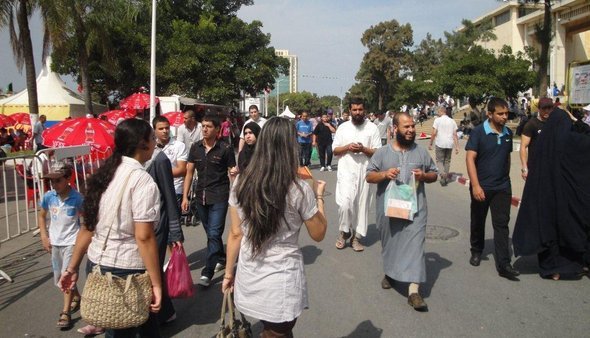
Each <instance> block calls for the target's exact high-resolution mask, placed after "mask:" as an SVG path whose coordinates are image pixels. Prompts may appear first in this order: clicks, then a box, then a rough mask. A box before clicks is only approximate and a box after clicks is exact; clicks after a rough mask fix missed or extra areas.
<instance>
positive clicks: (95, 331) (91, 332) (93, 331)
mask: <svg viewBox="0 0 590 338" xmlns="http://www.w3.org/2000/svg"><path fill="white" fill-rule="evenodd" d="M77 331H78V332H79V333H82V334H83V335H84V336H96V335H99V334H103V333H104V329H103V328H102V327H97V326H94V325H90V324H88V325H86V326H84V327H81V328H79V329H78V330H77Z"/></svg>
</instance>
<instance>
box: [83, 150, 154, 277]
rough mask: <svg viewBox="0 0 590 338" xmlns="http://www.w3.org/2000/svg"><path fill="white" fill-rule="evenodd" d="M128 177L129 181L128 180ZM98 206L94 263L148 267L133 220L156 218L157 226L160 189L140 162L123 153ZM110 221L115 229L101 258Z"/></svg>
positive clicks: (92, 246) (92, 247) (91, 257)
mask: <svg viewBox="0 0 590 338" xmlns="http://www.w3.org/2000/svg"><path fill="white" fill-rule="evenodd" d="M128 177H129V181H128V182H127V183H126V181H127V178H128ZM125 183H126V184H125ZM124 185H125V190H124V192H123V199H122V200H121V204H120V206H119V209H118V210H116V209H117V208H116V205H117V204H118V203H119V201H118V200H117V199H118V198H119V194H120V191H121V190H120V189H121V188H122V187H123V186H124ZM99 208H100V211H99V214H98V224H96V229H95V230H94V235H93V236H92V241H91V242H90V246H89V247H88V259H89V260H90V261H91V262H93V263H95V264H99V261H100V264H101V265H104V266H108V267H114V268H119V269H134V270H140V269H141V270H142V269H145V264H144V263H143V260H142V258H141V255H140V254H139V249H138V247H137V242H136V241H135V223H134V222H145V223H149V222H153V223H154V229H156V228H157V226H158V220H159V219H160V191H159V190H158V186H157V185H156V183H155V182H154V180H153V179H152V177H151V176H150V174H148V173H147V172H146V171H145V170H144V169H143V166H142V165H141V163H139V162H138V161H137V160H135V159H133V158H131V157H126V156H123V161H122V162H121V164H120V165H119V167H118V168H117V170H116V172H115V176H114V177H113V179H112V180H111V182H110V183H109V186H108V187H107V190H106V191H105V192H104V193H103V194H102V197H101V198H100V204H99ZM113 214H114V215H113ZM113 216H114V217H113ZM111 221H114V223H111ZM111 224H112V225H113V230H112V231H111V233H110V235H109V238H108V241H107V246H106V249H105V252H104V254H103V256H102V260H101V258H100V256H101V251H102V246H103V244H104V242H105V239H106V235H107V233H108V232H109V228H110V227H111Z"/></svg>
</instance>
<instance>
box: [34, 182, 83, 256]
mask: <svg viewBox="0 0 590 338" xmlns="http://www.w3.org/2000/svg"><path fill="white" fill-rule="evenodd" d="M83 201H84V199H83V197H82V195H81V194H80V193H79V192H78V191H76V190H75V189H73V188H71V189H70V193H69V194H68V197H67V198H66V199H65V200H63V201H62V199H61V198H60V197H59V195H58V194H57V192H56V191H55V190H50V191H48V192H46V193H45V195H43V199H42V200H41V201H40V202H39V204H40V207H41V208H43V209H45V210H46V211H47V212H48V214H49V220H48V221H49V222H47V224H48V225H49V240H50V241H51V245H56V246H67V245H74V244H75V243H76V236H77V235H78V230H80V213H81V211H82V202H83Z"/></svg>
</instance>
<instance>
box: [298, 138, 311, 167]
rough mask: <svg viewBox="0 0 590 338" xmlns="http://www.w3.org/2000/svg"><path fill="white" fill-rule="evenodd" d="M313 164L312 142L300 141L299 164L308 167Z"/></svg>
mask: <svg viewBox="0 0 590 338" xmlns="http://www.w3.org/2000/svg"><path fill="white" fill-rule="evenodd" d="M310 164H311V143H299V165H300V166H302V167H307V166H309V165H310Z"/></svg>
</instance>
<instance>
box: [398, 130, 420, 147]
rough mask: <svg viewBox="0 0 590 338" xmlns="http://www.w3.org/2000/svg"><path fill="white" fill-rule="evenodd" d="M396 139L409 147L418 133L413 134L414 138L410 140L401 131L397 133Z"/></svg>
mask: <svg viewBox="0 0 590 338" xmlns="http://www.w3.org/2000/svg"><path fill="white" fill-rule="evenodd" d="M395 140H396V141H397V143H399V145H401V146H402V147H404V148H405V147H409V146H411V145H412V144H413V143H414V140H416V134H414V135H412V138H411V139H409V140H408V139H406V137H405V135H403V134H400V133H395Z"/></svg>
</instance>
